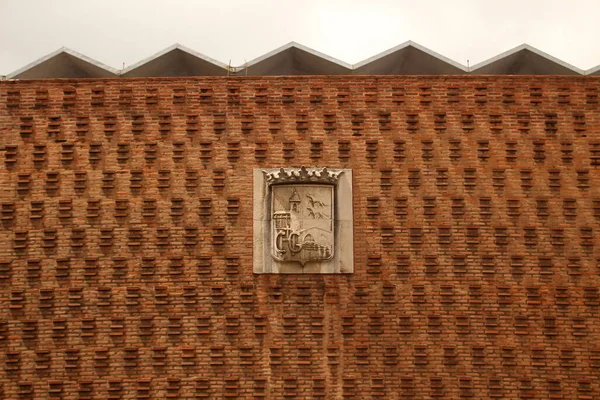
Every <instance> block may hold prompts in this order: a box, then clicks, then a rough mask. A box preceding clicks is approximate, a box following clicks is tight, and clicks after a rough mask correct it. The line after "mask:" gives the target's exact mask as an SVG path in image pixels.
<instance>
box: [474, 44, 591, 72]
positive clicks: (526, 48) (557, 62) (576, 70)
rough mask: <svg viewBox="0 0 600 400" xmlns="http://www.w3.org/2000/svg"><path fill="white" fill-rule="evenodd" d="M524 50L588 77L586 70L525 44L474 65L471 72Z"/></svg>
mask: <svg viewBox="0 0 600 400" xmlns="http://www.w3.org/2000/svg"><path fill="white" fill-rule="evenodd" d="M522 50H529V51H531V52H532V53H534V54H536V55H538V56H540V57H543V58H545V59H546V60H548V61H551V62H553V63H555V64H558V65H560V66H562V67H564V68H567V69H570V70H571V71H573V72H576V73H578V74H580V75H586V71H584V70H582V69H580V68H577V67H575V66H574V65H571V64H569V63H567V62H565V61H563V60H560V59H558V58H556V57H554V56H551V55H550V54H548V53H545V52H543V51H541V50H539V49H537V48H535V47H533V46H531V45H528V44H527V43H523V44H521V45H519V46H517V47H513V48H512V49H510V50H507V51H505V52H503V53H501V54H498V55H497V56H494V57H492V58H489V59H487V60H484V61H482V62H480V63H478V64H475V65H473V66H472V67H471V68H470V72H476V70H477V69H479V68H482V67H486V66H488V65H490V64H492V63H494V62H496V61H499V60H502V59H503V58H506V57H509V56H512V55H513V54H516V53H518V52H520V51H522Z"/></svg>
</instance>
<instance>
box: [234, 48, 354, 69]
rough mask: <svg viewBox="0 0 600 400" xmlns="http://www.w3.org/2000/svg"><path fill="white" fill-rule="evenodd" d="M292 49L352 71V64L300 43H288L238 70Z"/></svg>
mask: <svg viewBox="0 0 600 400" xmlns="http://www.w3.org/2000/svg"><path fill="white" fill-rule="evenodd" d="M291 48H296V49H298V50H302V51H305V52H307V53H309V54H312V55H313V56H315V57H319V58H322V59H324V60H327V61H329V62H332V63H334V64H337V65H339V66H341V67H344V68H348V69H349V70H352V65H351V64H348V63H347V62H344V61H341V60H338V59H337V58H335V57H331V56H329V55H327V54H325V53H321V52H320V51H317V50H314V49H311V48H310V47H307V46H304V45H303V44H300V43H297V42H289V43H286V44H284V45H283V46H281V47H278V48H276V49H275V50H271V51H269V52H268V53H265V54H263V55H262V56H259V57H257V58H255V59H253V60H251V61H249V62H247V63H245V64H243V65H241V66H239V67H237V68H236V69H237V70H238V71H241V70H244V69H247V68H248V67H251V66H253V65H256V64H258V63H259V62H261V61H264V60H266V59H268V58H271V57H273V56H274V55H276V54H279V53H281V52H283V51H285V50H289V49H291Z"/></svg>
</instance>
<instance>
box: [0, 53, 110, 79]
mask: <svg viewBox="0 0 600 400" xmlns="http://www.w3.org/2000/svg"><path fill="white" fill-rule="evenodd" d="M63 53H64V54H68V55H70V56H72V57H75V58H78V59H80V60H82V61H85V62H87V63H89V64H92V65H94V66H95V67H98V68H101V69H104V70H106V71H107V72H110V73H112V74H115V75H118V74H119V70H118V69H116V68H113V67H110V66H108V65H106V64H104V63H101V62H100V61H97V60H94V59H93V58H91V57H88V56H86V55H84V54H81V53H79V52H77V51H75V50H72V49H70V48H68V47H65V46H63V47H61V48H59V49H57V50H55V51H53V52H51V53H48V54H46V55H45V56H43V57H40V58H38V59H37V60H35V61H33V62H30V63H29V64H27V65H25V66H24V67H21V68H19V69H17V70H16V71H13V72H11V73H10V74H8V75H6V79H14V77H16V76H18V75H20V74H22V73H23V72H26V71H28V70H30V69H31V68H34V67H37V66H38V65H40V64H42V63H44V62H46V61H48V60H50V59H52V58H54V57H56V56H59V55H60V54H63Z"/></svg>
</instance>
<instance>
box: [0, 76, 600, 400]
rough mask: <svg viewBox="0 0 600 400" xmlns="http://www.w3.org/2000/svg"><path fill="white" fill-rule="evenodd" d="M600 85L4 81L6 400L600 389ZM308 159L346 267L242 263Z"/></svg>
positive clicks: (599, 393) (456, 80) (572, 80)
mask: <svg viewBox="0 0 600 400" xmlns="http://www.w3.org/2000/svg"><path fill="white" fill-rule="evenodd" d="M599 82H600V81H598V79H595V78H584V77H306V78H303V77H290V78H278V77H270V78H268V77H262V78H229V79H228V78H186V79H139V80H136V79H120V80H79V81H76V80H73V81H70V80H60V81H50V80H49V81H21V82H19V81H16V82H2V83H1V84H0V137H1V139H0V140H1V144H2V152H1V153H0V176H1V179H0V184H1V193H0V199H1V207H2V208H1V210H0V211H1V221H0V222H1V230H0V306H1V309H0V366H1V367H0V390H1V392H2V396H0V397H3V398H7V399H29V398H63V399H84V398H85V399H88V398H89V399H91V398H97V399H105V398H111V399H117V398H123V399H145V398H173V399H189V398H269V399H281V398H307V399H308V398H331V399H334V398H335V399H341V398H344V399H346V398H356V399H370V398H381V399H389V398H414V399H433V398H462V397H465V398H468V397H471V398H499V399H500V398H506V399H517V398H523V399H524V398H565V399H575V398H578V399H593V398H598V397H600V384H599V383H598V380H597V378H598V375H599V373H600V320H599V318H600V317H599V304H600V297H599V295H600V293H599V287H600V285H599V282H600V277H599V274H600V243H599V242H598V239H597V237H598V233H599V232H600V183H599V182H600V181H599V179H600V113H599V111H600V103H599V101H600V98H599V96H600V85H599ZM301 165H306V166H313V165H315V166H327V167H337V168H352V169H353V176H354V182H353V184H354V223H355V231H354V238H355V239H354V240H355V243H354V249H355V255H354V259H355V266H354V271H355V272H354V274H352V275H349V276H341V275H333V276H332V275H308V276H299V275H288V276H277V275H254V274H253V273H252V243H251V241H252V179H251V177H252V170H253V168H259V167H269V168H272V167H281V166H301Z"/></svg>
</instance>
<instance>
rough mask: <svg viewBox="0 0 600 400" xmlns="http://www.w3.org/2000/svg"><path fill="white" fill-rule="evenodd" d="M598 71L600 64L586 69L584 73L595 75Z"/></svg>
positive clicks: (599, 70)
mask: <svg viewBox="0 0 600 400" xmlns="http://www.w3.org/2000/svg"><path fill="white" fill-rule="evenodd" d="M596 72H600V65H596V66H595V67H592V68H590V69H587V70H585V71H584V75H594V74H595V73H596Z"/></svg>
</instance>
